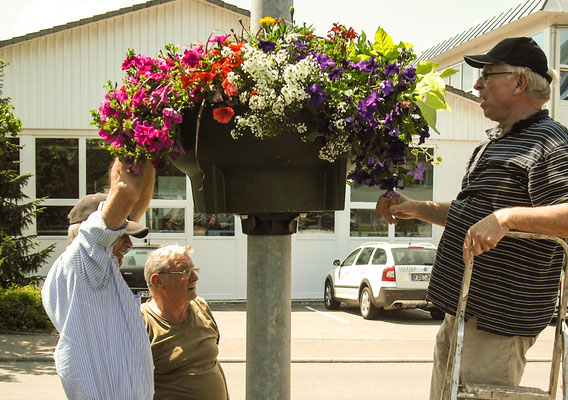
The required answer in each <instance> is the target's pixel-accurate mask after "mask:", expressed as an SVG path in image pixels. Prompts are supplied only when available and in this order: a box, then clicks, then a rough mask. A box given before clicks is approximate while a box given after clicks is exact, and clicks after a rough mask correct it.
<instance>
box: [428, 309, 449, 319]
mask: <svg viewBox="0 0 568 400" xmlns="http://www.w3.org/2000/svg"><path fill="white" fill-rule="evenodd" d="M430 316H431V317H432V319H435V320H439V321H441V320H443V319H444V317H445V316H446V313H445V312H443V311H442V310H440V309H439V308H436V307H434V308H431V309H430Z"/></svg>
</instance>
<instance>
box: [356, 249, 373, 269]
mask: <svg viewBox="0 0 568 400" xmlns="http://www.w3.org/2000/svg"><path fill="white" fill-rule="evenodd" d="M372 253H373V248H372V247H365V248H364V249H363V250H362V251H361V254H359V258H358V259H357V265H367V264H369V260H370V259H371V254H372Z"/></svg>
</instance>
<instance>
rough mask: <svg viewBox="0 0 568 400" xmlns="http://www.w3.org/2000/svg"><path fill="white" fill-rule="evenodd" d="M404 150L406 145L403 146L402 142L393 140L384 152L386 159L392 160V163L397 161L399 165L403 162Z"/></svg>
mask: <svg viewBox="0 0 568 400" xmlns="http://www.w3.org/2000/svg"><path fill="white" fill-rule="evenodd" d="M405 148H406V145H405V144H404V142H403V141H401V140H399V139H396V138H395V140H393V141H392V142H391V143H390V146H389V148H388V149H387V151H386V153H387V157H390V158H392V159H393V161H398V162H399V163H402V162H403V161H404V150H405Z"/></svg>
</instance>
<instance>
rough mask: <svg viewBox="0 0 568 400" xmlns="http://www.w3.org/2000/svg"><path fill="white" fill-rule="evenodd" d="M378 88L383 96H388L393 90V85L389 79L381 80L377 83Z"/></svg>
mask: <svg viewBox="0 0 568 400" xmlns="http://www.w3.org/2000/svg"><path fill="white" fill-rule="evenodd" d="M379 88H380V89H381V92H382V94H383V98H386V97H388V96H389V95H390V94H392V93H393V92H394V85H393V84H392V81H391V80H390V79H389V80H388V81H382V82H381V83H380V84H379Z"/></svg>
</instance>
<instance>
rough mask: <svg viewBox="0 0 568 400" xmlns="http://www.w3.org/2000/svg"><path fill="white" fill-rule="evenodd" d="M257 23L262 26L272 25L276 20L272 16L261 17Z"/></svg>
mask: <svg viewBox="0 0 568 400" xmlns="http://www.w3.org/2000/svg"><path fill="white" fill-rule="evenodd" d="M258 23H259V24H260V25H262V26H274V25H275V24H276V20H275V19H274V18H272V17H264V18H261V19H260V21H258Z"/></svg>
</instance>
